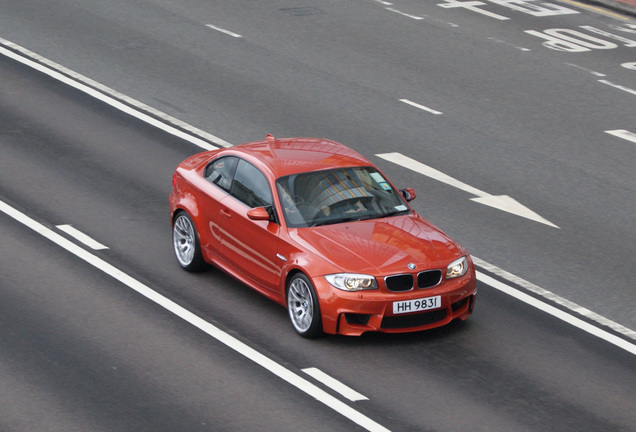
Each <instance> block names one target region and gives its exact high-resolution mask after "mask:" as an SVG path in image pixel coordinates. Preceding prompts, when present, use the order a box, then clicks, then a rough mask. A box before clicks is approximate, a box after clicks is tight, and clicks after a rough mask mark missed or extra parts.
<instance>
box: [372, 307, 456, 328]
mask: <svg viewBox="0 0 636 432" xmlns="http://www.w3.org/2000/svg"><path fill="white" fill-rule="evenodd" d="M444 318H446V309H437V310H434V311H430V312H422V313H417V314H410V315H396V316H387V317H384V318H383V319H382V326H381V327H382V328H383V329H403V328H410V327H420V326H424V325H428V324H433V323H436V322H438V321H441V320H443V319H444Z"/></svg>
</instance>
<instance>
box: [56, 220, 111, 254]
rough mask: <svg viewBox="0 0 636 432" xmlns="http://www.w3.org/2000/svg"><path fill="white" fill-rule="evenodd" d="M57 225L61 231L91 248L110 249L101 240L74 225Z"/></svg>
mask: <svg viewBox="0 0 636 432" xmlns="http://www.w3.org/2000/svg"><path fill="white" fill-rule="evenodd" d="M55 227H56V228H57V229H59V230H60V231H64V232H65V233H66V234H68V235H70V236H71V237H73V238H74V239H76V240H79V241H80V242H82V243H84V244H85V245H86V246H88V247H89V248H91V249H93V250H104V249H108V246H104V245H103V244H101V243H100V242H98V241H96V240H94V239H93V238H91V237H89V236H88V235H86V234H84V233H83V232H81V231H80V230H78V229H76V228H74V227H72V226H71V225H56V226H55Z"/></svg>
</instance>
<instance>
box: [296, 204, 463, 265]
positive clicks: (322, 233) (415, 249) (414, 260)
mask: <svg viewBox="0 0 636 432" xmlns="http://www.w3.org/2000/svg"><path fill="white" fill-rule="evenodd" d="M291 237H292V239H293V240H294V241H296V242H297V243H298V245H299V246H300V247H301V249H304V250H306V251H309V252H311V253H314V254H315V255H318V256H320V257H321V258H323V259H324V260H326V261H328V262H330V263H331V264H332V265H333V266H334V267H336V268H338V269H339V271H342V272H354V273H370V274H392V273H405V272H411V271H413V270H410V269H409V267H408V265H409V264H415V265H416V266H417V267H416V269H417V271H420V270H426V269H432V268H440V269H444V268H446V266H447V265H448V264H449V263H451V262H452V261H453V260H455V259H457V258H458V257H460V256H461V255H462V254H463V252H462V249H461V248H460V247H459V246H458V245H457V244H456V243H455V242H453V240H451V239H450V237H448V236H447V235H446V234H444V233H443V232H442V231H440V230H439V229H438V228H436V227H435V226H433V225H432V224H431V223H429V222H428V221H426V220H425V219H423V218H422V217H420V216H419V215H417V214H410V215H406V216H395V217H388V218H383V219H373V220H368V221H359V222H351V223H340V224H335V225H325V226H320V227H313V228H299V229H297V230H295V231H294V233H293V235H292V236H291Z"/></svg>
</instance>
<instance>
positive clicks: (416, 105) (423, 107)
mask: <svg viewBox="0 0 636 432" xmlns="http://www.w3.org/2000/svg"><path fill="white" fill-rule="evenodd" d="M400 102H404V103H405V104H408V105H411V106H414V107H415V108H419V109H421V110H423V111H427V112H430V113H431V114H435V115H440V114H442V112H440V111H437V110H434V109H433V108H429V107H427V106H424V105H420V104H418V103H415V102H413V101H410V100H408V99H400Z"/></svg>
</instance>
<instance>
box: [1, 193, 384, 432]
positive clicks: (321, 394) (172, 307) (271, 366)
mask: <svg viewBox="0 0 636 432" xmlns="http://www.w3.org/2000/svg"><path fill="white" fill-rule="evenodd" d="M0 211H1V212H3V213H5V214H7V215H8V216H10V217H12V218H13V219H15V220H16V221H18V222H20V223H22V224H24V225H25V226H27V227H29V228H31V229H32V230H33V231H35V232H37V233H38V234H40V235H42V236H44V237H45V238H47V239H49V240H51V241H52V242H53V243H55V244H57V245H58V246H60V247H62V248H64V249H66V250H67V251H69V252H71V253H72V254H74V255H75V256H77V257H78V258H80V259H82V260H84V261H86V262H87V263H89V264H91V265H92V266H94V267H95V268H97V269H99V270H101V271H103V272H104V273H106V274H107V275H109V276H112V277H113V278H114V279H116V280H118V281H119V282H121V283H123V284H124V285H126V286H128V287H129V288H131V289H133V290H135V291H137V292H138V293H139V294H141V295H143V296H144V297H146V298H147V299H149V300H152V301H153V302H155V303H156V304H158V305H160V306H161V307H163V308H165V309H166V310H168V311H170V312H172V313H173V314H175V315H177V316H178V317H180V318H182V319H183V320H185V321H187V322H189V323H190V324H192V325H193V326H195V327H197V328H198V329H200V330H202V331H204V332H205V333H207V334H208V335H210V336H212V337H213V338H214V339H216V340H218V341H219V342H221V343H223V344H225V345H226V346H228V347H229V348H231V349H233V350H234V351H236V352H238V353H240V354H241V355H243V356H245V357H246V358H248V359H250V360H252V361H253V362H254V363H256V364H258V365H259V366H261V367H263V368H264V369H266V370H268V371H269V372H271V373H273V374H274V375H276V376H278V377H279V378H281V379H283V380H284V381H286V382H288V383H289V384H291V385H293V386H294V387H296V388H298V389H299V390H301V391H303V392H305V393H307V394H308V395H309V396H311V397H313V398H314V399H316V400H318V401H320V402H321V403H323V404H325V405H326V406H328V407H329V408H331V409H333V410H334V411H336V412H338V413H339V414H341V415H343V416H344V417H346V418H348V419H349V420H351V421H353V422H354V423H356V424H358V425H360V426H361V427H363V428H365V429H366V430H368V431H373V432H376V431H377V432H388V431H389V430H388V429H387V428H385V427H384V426H382V425H380V424H379V423H376V422H375V421H373V420H371V419H370V418H369V417H367V416H365V415H364V414H362V413H360V412H358V411H356V410H355V409H353V408H351V407H350V406H349V405H347V404H345V403H344V402H342V401H340V400H338V399H336V398H335V397H334V396H332V395H330V394H329V393H327V392H326V391H324V390H322V389H321V388H319V387H317V386H316V385H314V384H312V383H310V382H309V381H307V380H306V379H304V378H302V377H301V376H299V375H298V374H296V373H294V372H292V371H290V370H289V369H287V368H285V367H284V366H282V365H280V364H278V363H276V362H275V361H273V360H272V359H270V358H269V357H266V356H265V355H263V354H261V353H259V352H258V351H256V350H255V349H254V348H252V347H250V346H248V345H246V344H245V343H243V342H241V341H239V340H238V339H236V338H235V337H233V336H231V335H230V334H228V333H226V332H224V331H223V330H221V329H219V328H218V327H216V326H214V325H212V324H210V323H209V322H207V321H205V320H203V319H202V318H200V317H198V316H197V315H195V314H193V313H192V312H190V311H189V310H187V309H185V308H184V307H182V306H179V305H178V304H177V303H175V302H173V301H172V300H170V299H168V298H167V297H164V296H162V295H161V294H159V293H158V292H156V291H154V290H153V289H151V288H150V287H148V286H147V285H144V284H143V283H141V282H139V281H137V280H136V279H134V278H132V277H131V276H129V275H127V274H126V273H124V272H122V271H121V270H119V269H118V268H116V267H114V266H113V265H111V264H109V263H107V262H106V261H104V260H102V259H101V258H99V257H97V256H96V255H93V254H92V253H90V252H88V251H86V250H85V249H83V248H81V247H80V246H78V245H76V244H75V243H73V242H71V241H70V240H68V239H66V238H65V237H62V236H61V235H59V234H58V233H56V232H55V231H53V230H51V229H49V228H47V227H46V226H44V225H42V224H41V223H39V222H37V221H35V220H34V219H32V218H30V217H29V216H27V215H25V214H24V213H22V212H20V211H19V210H17V209H15V208H13V207H11V206H10V205H8V204H6V203H4V202H3V201H1V200H0Z"/></svg>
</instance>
